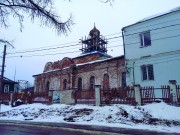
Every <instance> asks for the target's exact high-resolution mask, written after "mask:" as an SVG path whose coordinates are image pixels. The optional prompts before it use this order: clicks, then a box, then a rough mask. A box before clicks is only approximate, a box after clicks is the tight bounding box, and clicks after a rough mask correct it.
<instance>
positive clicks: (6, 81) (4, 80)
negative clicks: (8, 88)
mask: <svg viewBox="0 0 180 135" xmlns="http://www.w3.org/2000/svg"><path fill="white" fill-rule="evenodd" d="M0 77H1V75H0ZM3 82H4V83H11V84H18V82H15V81H12V80H10V79H8V78H6V77H4V78H3Z"/></svg>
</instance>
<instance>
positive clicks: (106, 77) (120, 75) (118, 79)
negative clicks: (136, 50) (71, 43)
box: [33, 26, 126, 92]
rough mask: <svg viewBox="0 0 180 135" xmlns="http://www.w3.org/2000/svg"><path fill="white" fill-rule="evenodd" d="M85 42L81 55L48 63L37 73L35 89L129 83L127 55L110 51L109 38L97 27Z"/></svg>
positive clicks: (46, 90) (109, 86)
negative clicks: (119, 54)
mask: <svg viewBox="0 0 180 135" xmlns="http://www.w3.org/2000/svg"><path fill="white" fill-rule="evenodd" d="M81 42H82V48H81V49H80V50H81V51H82V53H81V54H80V55H79V56H77V57H75V58H69V57H64V58H63V59H62V60H58V61H55V62H47V63H46V65H45V67H44V71H43V72H42V73H40V74H37V75H34V76H33V77H34V78H35V84H34V85H35V90H34V91H35V92H48V91H51V90H56V91H62V90H72V89H74V88H76V89H78V90H94V86H95V85H101V88H102V89H104V90H108V89H109V88H117V87H123V86H125V85H126V80H125V60H124V56H118V57H111V56H110V55H108V54H107V40H106V39H105V38H104V37H103V36H101V35H100V31H99V30H98V29H97V28H96V27H95V26H94V28H93V29H92V30H91V31H90V32H89V36H88V38H85V39H83V40H81Z"/></svg>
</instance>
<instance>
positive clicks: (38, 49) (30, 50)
mask: <svg viewBox="0 0 180 135" xmlns="http://www.w3.org/2000/svg"><path fill="white" fill-rule="evenodd" d="M176 20H180V19H176ZM169 22H171V21H169ZM177 25H180V24H173V25H168V26H164V27H159V28H155V29H150V30H158V29H163V28H167V27H172V26H177ZM116 34H118V33H114V34H110V35H116ZM119 34H120V33H119ZM133 34H139V32H136V33H131V34H128V35H124V36H130V35H133ZM154 34H155V33H154ZM110 35H108V36H110ZM120 37H122V35H121V36H115V37H111V38H107V39H108V40H112V39H116V38H120ZM71 43H76V44H72V45H68V46H62V47H53V48H47V47H43V48H45V49H43V48H42V47H41V48H35V49H27V50H24V51H23V50H22V51H17V52H12V53H9V54H15V53H22V52H23V53H25V52H33V51H42V50H50V49H57V48H64V47H71V46H75V45H80V44H79V43H77V41H76V42H69V43H64V44H59V45H65V44H71ZM56 46H58V45H56ZM49 47H51V46H49Z"/></svg>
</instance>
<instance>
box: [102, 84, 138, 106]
mask: <svg viewBox="0 0 180 135" xmlns="http://www.w3.org/2000/svg"><path fill="white" fill-rule="evenodd" d="M100 98H101V99H100V100H101V104H130V105H135V104H136V102H135V93H134V89H132V88H131V87H124V88H112V89H109V90H101V92H100Z"/></svg>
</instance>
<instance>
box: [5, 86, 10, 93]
mask: <svg viewBox="0 0 180 135" xmlns="http://www.w3.org/2000/svg"><path fill="white" fill-rule="evenodd" d="M4 93H9V85H7V84H5V85H4Z"/></svg>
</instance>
